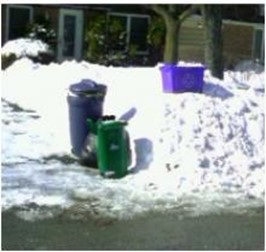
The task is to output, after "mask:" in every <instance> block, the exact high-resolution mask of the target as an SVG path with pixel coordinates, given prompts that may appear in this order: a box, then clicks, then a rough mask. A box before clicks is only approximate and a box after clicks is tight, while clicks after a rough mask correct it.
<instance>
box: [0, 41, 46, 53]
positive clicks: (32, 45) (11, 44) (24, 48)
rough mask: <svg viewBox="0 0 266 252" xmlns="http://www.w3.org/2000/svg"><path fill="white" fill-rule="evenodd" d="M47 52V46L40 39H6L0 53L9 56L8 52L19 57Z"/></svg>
mask: <svg viewBox="0 0 266 252" xmlns="http://www.w3.org/2000/svg"><path fill="white" fill-rule="evenodd" d="M45 52H49V46H48V45H47V44H45V43H44V42H42V41H41V40H35V39H30V38H28V39H25V38H20V39H15V40H11V41H8V42H7V43H6V44H5V45H4V46H3V47H2V48H1V55H2V56H9V55H10V54H12V53H13V54H15V55H16V58H21V57H27V56H31V57H36V56H38V55H39V53H45Z"/></svg>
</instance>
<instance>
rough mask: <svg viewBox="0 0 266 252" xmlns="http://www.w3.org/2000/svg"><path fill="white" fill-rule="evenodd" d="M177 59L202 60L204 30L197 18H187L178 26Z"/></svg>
mask: <svg viewBox="0 0 266 252" xmlns="http://www.w3.org/2000/svg"><path fill="white" fill-rule="evenodd" d="M179 59H180V60H182V61H195V62H204V30H203V28H202V26H199V24H198V20H193V19H188V20H187V21H185V22H184V23H183V25H182V26H181V28H180V33H179Z"/></svg>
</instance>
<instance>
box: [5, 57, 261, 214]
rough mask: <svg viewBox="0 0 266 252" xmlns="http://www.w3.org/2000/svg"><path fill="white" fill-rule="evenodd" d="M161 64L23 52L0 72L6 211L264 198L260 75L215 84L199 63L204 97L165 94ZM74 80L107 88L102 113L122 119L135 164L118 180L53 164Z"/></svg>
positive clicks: (182, 207)
mask: <svg viewBox="0 0 266 252" xmlns="http://www.w3.org/2000/svg"><path fill="white" fill-rule="evenodd" d="M187 64H188V63H187ZM159 67H160V66H159V65H158V66H156V67H153V68H122V67H115V68H114V67H103V66H99V65H95V64H90V63H87V62H81V63H77V62H75V61H72V62H64V63H63V64H61V65H60V64H54V63H52V64H50V65H49V66H45V65H40V64H34V63H33V62H32V61H30V60H29V59H21V60H18V61H17V62H15V63H14V64H13V65H12V66H11V67H9V68H8V69H7V70H5V71H3V72H2V76H3V82H2V83H3V86H2V92H3V93H2V96H3V99H4V101H3V102H2V114H3V116H2V132H3V138H2V146H3V149H2V163H3V172H2V184H3V190H2V202H3V208H4V209H8V208H10V207H12V206H23V207H24V208H23V207H22V210H21V211H19V212H18V215H20V216H21V217H22V218H25V219H34V218H41V217H42V218H47V217H48V216H52V215H55V214H58V213H61V212H62V211H64V213H65V214H67V215H69V216H71V218H72V217H73V218H83V217H84V216H86V214H88V213H92V214H93V213H97V214H100V215H108V216H112V217H116V218H129V217H132V216H134V214H137V213H142V212H144V211H149V210H161V211H163V210H165V209H168V208H175V209H179V211H180V214H183V213H187V212H191V213H193V214H203V213H206V212H209V211H218V210H219V209H231V210H232V209H234V211H240V209H242V210H243V209H245V208H246V207H250V206H258V205H260V206H261V205H263V201H264V181H263V178H264V72H260V73H256V72H255V71H253V72H252V74H250V75H248V76H247V75H246V73H247V72H245V71H244V72H232V71H231V72H225V79H224V81H220V80H218V79H215V78H213V77H212V76H211V75H210V73H209V71H208V70H205V76H204V82H205V84H204V90H203V93H202V94H196V93H183V94H164V93H163V92H162V83H161V75H160V70H159ZM81 79H92V80H94V81H96V82H98V83H102V84H105V85H107V88H108V91H107V95H106V98H105V103H104V113H105V114H114V115H116V116H117V117H118V118H119V117H121V118H123V119H126V120H127V121H128V123H129V124H128V127H127V130H128V131H129V134H130V138H131V148H132V152H133V164H132V167H130V169H131V173H130V174H129V175H127V176H126V177H124V178H123V179H120V180H112V179H103V178H102V177H100V176H99V174H98V172H97V170H96V171H95V172H92V171H88V170H86V168H84V167H81V166H79V165H78V164H77V163H66V162H65V161H58V160H59V159H60V158H59V157H67V156H68V155H70V148H71V147H70V143H69V125H68V104H67V101H66V96H67V92H68V88H69V85H71V84H73V83H77V82H78V81H80V80H81ZM21 80H23V82H22V81H21ZM17 105H18V106H19V107H18V106H17ZM32 203H34V204H37V205H38V206H41V208H37V209H36V208H34V209H32V208H30V205H31V204H32ZM26 206H29V208H27V207H26ZM43 207H45V208H43Z"/></svg>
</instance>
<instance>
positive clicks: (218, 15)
mask: <svg viewBox="0 0 266 252" xmlns="http://www.w3.org/2000/svg"><path fill="white" fill-rule="evenodd" d="M202 14H203V20H204V27H205V64H206V65H207V67H208V68H209V69H210V70H211V73H212V75H213V76H215V77H217V78H220V79H223V71H224V63H223V38H222V7H221V6H220V5H203V6H202Z"/></svg>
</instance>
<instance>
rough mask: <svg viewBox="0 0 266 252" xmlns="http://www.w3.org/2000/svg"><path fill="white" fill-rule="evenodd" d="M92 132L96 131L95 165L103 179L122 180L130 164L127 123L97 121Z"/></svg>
mask: <svg viewBox="0 0 266 252" xmlns="http://www.w3.org/2000/svg"><path fill="white" fill-rule="evenodd" d="M88 122H89V124H90V125H91V127H93V128H94V129H93V131H94V132H96V131H97V133H96V134H97V140H96V143H97V144H96V146H97V147H96V148H97V163H98V167H99V170H100V174H101V175H102V176H103V177H112V178H122V177H124V176H125V175H126V174H127V168H128V166H129V164H130V148H129V137H128V134H127V132H126V130H125V126H126V125H127V122H125V121H119V120H118V121H116V120H98V121H97V122H96V123H95V124H94V125H93V123H92V121H90V120H88Z"/></svg>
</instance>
